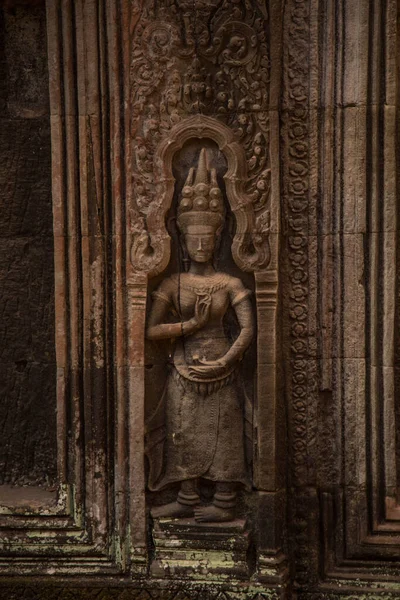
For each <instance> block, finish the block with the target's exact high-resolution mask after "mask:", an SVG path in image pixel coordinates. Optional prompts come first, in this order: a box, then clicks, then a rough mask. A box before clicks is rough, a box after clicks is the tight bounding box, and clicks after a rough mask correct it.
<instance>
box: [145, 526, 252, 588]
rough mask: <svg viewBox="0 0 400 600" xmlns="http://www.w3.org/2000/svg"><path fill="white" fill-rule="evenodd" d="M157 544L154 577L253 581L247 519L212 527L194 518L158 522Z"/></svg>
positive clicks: (155, 539)
mask: <svg viewBox="0 0 400 600" xmlns="http://www.w3.org/2000/svg"><path fill="white" fill-rule="evenodd" d="M153 541H154V546H155V556H154V559H153V562H152V565H151V574H152V575H153V576H154V577H158V578H163V577H165V578H168V577H179V578H190V579H203V580H204V578H205V577H207V578H208V577H210V578H212V577H213V576H215V577H218V580H219V581H221V579H224V578H226V579H229V580H230V579H232V578H234V579H248V578H249V575H250V573H249V565H248V550H249V545H250V543H249V531H248V530H247V528H246V521H245V520H239V519H238V520H235V521H232V522H231V523H213V524H211V523H197V522H196V521H195V520H194V519H155V520H154V527H153Z"/></svg>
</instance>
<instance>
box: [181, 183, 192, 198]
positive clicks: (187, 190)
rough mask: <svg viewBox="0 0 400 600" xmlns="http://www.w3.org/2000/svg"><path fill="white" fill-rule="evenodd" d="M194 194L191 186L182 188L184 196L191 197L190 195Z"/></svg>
mask: <svg viewBox="0 0 400 600" xmlns="http://www.w3.org/2000/svg"><path fill="white" fill-rule="evenodd" d="M192 195H193V190H192V188H191V187H189V186H188V185H185V187H184V188H183V190H182V196H183V197H184V198H190V196H192Z"/></svg>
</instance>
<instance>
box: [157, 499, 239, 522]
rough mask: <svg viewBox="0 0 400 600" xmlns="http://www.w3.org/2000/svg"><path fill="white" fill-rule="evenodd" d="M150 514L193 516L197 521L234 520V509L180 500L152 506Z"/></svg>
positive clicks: (158, 516)
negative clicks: (191, 503) (188, 504)
mask: <svg viewBox="0 0 400 600" xmlns="http://www.w3.org/2000/svg"><path fill="white" fill-rule="evenodd" d="M151 516H152V517H153V519H167V518H170V519H191V518H192V517H194V518H195V519H196V521H198V522H199V523H224V522H228V521H233V520H234V518H235V509H234V508H220V507H219V506H215V505H214V504H210V505H209V506H202V505H200V504H197V505H196V506H187V505H185V504H180V502H170V503H169V504H164V505H163V506H156V507H154V508H152V509H151Z"/></svg>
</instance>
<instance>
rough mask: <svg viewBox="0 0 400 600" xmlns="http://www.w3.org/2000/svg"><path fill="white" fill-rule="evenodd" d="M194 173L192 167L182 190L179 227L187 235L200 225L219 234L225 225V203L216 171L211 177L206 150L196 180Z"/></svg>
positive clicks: (199, 164)
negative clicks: (210, 228) (192, 227)
mask: <svg viewBox="0 0 400 600" xmlns="http://www.w3.org/2000/svg"><path fill="white" fill-rule="evenodd" d="M194 171H195V170H194V167H192V168H191V169H190V171H189V174H188V176H187V179H186V182H185V185H184V186H183V189H182V197H181V199H180V202H179V205H178V219H177V220H178V227H179V229H180V230H181V232H182V233H187V231H188V227H189V226H199V225H201V226H208V227H212V228H213V229H214V231H215V232H217V231H218V230H219V229H221V227H222V225H223V223H224V202H223V198H222V192H221V190H220V188H219V186H218V182H217V174H216V170H215V169H211V171H210V177H209V172H208V167H207V152H206V149H205V148H202V149H201V151H200V157H199V162H198V165H197V170H196V176H195V178H194ZM193 178H194V182H193Z"/></svg>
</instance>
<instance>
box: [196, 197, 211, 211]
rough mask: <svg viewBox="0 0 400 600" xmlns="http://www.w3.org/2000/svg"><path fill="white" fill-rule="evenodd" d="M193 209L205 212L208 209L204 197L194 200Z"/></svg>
mask: <svg viewBox="0 0 400 600" xmlns="http://www.w3.org/2000/svg"><path fill="white" fill-rule="evenodd" d="M194 207H195V208H197V209H198V210H205V209H206V208H207V207H208V201H207V198H206V197H205V196H197V198H195V200H194Z"/></svg>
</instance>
